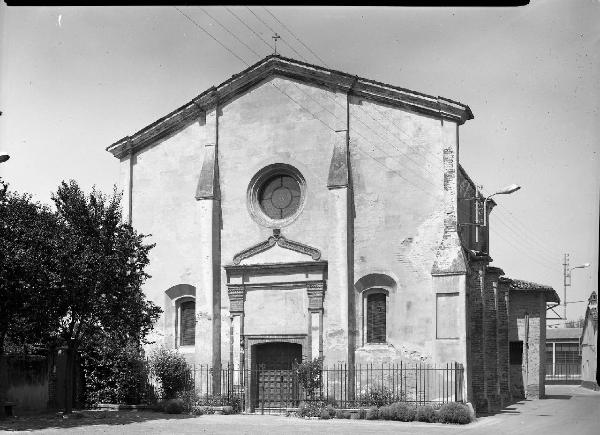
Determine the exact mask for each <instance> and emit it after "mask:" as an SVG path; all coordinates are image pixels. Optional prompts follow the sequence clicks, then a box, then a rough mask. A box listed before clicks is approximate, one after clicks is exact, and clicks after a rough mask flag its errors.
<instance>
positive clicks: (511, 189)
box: [482, 184, 521, 227]
mask: <svg viewBox="0 0 600 435" xmlns="http://www.w3.org/2000/svg"><path fill="white" fill-rule="evenodd" d="M520 188H521V186H519V185H518V184H510V185H508V186H506V187H504V188H502V189H500V190H498V191H497V192H494V193H492V194H491V195H490V196H488V197H487V198H485V199H484V200H483V225H482V226H484V227H486V226H487V203H488V201H489V200H491V199H492V196H495V195H508V194H510V193H513V192H516V191H517V190H519V189H520Z"/></svg>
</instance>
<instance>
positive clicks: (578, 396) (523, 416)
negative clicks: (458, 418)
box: [0, 385, 600, 435]
mask: <svg viewBox="0 0 600 435" xmlns="http://www.w3.org/2000/svg"><path fill="white" fill-rule="evenodd" d="M546 388H547V390H546V392H547V394H548V398H547V399H545V400H532V401H523V402H519V403H517V404H514V405H512V406H510V407H509V408H507V409H505V410H503V411H502V412H501V413H499V414H496V415H492V416H487V417H480V418H479V419H478V420H477V421H476V422H475V423H471V424H469V425H466V426H459V425H443V424H426V423H416V422H413V423H400V422H387V421H363V420H326V421H323V420H303V419H298V418H291V417H282V416H270V415H265V416H256V415H233V416H222V415H206V416H201V417H188V416H166V415H164V414H150V413H148V414H143V413H136V414H135V415H134V414H131V415H130V416H128V415H126V414H123V415H122V416H121V417H120V418H119V419H112V420H111V421H110V423H109V424H105V423H104V421H103V420H96V421H95V422H92V423H90V422H88V421H86V422H84V421H81V422H77V421H76V420H74V421H72V422H70V423H69V424H72V427H65V426H64V425H61V426H62V427H56V424H48V423H46V424H45V425H44V424H43V422H41V423H40V422H38V423H36V424H34V423H33V422H31V423H30V425H29V427H27V426H21V423H23V422H19V424H18V425H17V424H14V425H13V426H12V427H11V426H9V425H8V423H5V424H0V428H2V429H8V433H35V434H40V433H44V434H63V433H65V434H100V433H111V434H112V433H117V434H144V435H147V434H198V433H205V434H236V435H237V434H269V435H275V434H285V435H288V434H303V433H311V434H391V433H394V434H397V433H401V434H402V433H405V434H436V433H447V434H452V435H453V434H468V435H476V434H486V435H496V434H539V435H553V434H557V435H559V434H560V435H562V434H568V435H587V434H593V435H596V434H599V433H600V392H595V391H590V390H586V389H584V388H581V387H577V386H559V385H553V386H548V387H546ZM157 417H158V418H157ZM119 420H120V421H119ZM15 423H16V422H15ZM53 426H54V427H53ZM15 429H20V430H26V432H19V431H15Z"/></svg>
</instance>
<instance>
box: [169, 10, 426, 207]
mask: <svg viewBox="0 0 600 435" xmlns="http://www.w3.org/2000/svg"><path fill="white" fill-rule="evenodd" d="M175 9H177V10H178V11H179V12H180V13H181V14H182V15H184V16H185V17H186V18H187V19H188V20H189V21H191V22H192V23H193V24H194V25H195V26H196V27H198V28H199V29H201V30H202V31H203V32H204V33H206V34H207V35H209V36H210V37H211V38H212V39H213V40H215V41H216V42H218V43H219V45H221V46H222V47H223V48H225V49H226V50H227V51H228V52H230V53H231V54H233V55H234V56H235V57H236V58H237V59H238V60H240V61H241V62H242V63H244V64H245V65H246V66H250V64H248V62H246V61H245V60H244V59H242V58H241V57H240V56H238V55H237V54H235V53H234V52H233V51H232V50H230V49H229V48H228V47H227V46H225V45H224V44H223V43H221V42H220V41H219V40H218V39H217V38H215V37H214V36H213V35H212V34H211V33H210V32H208V31H207V30H206V29H204V28H203V27H202V26H200V25H199V24H198V23H197V22H196V21H194V20H193V19H192V18H191V17H189V16H188V15H187V14H184V13H183V12H182V11H181V10H180V9H179V8H177V7H175ZM227 9H228V8H227ZM228 10H229V9H228ZM230 12H231V11H230ZM233 15H235V14H233ZM236 17H237V16H236ZM238 19H239V18H238ZM261 39H262V38H261ZM263 41H264V40H263ZM267 45H268V44H267ZM271 85H273V86H274V87H275V88H276V89H277V90H279V91H280V92H281V93H282V94H284V95H285V96H287V97H288V98H289V99H291V100H292V101H293V102H295V103H296V104H297V105H298V106H300V107H301V108H302V109H304V110H306V111H307V112H308V113H310V114H311V116H312V117H313V118H315V119H316V120H318V121H319V122H321V123H322V124H323V125H325V126H326V127H327V128H329V129H330V130H332V131H333V132H335V129H334V128H332V127H331V126H329V125H328V124H327V123H325V122H324V121H323V120H322V119H320V118H319V117H317V116H316V115H315V114H313V113H312V112H311V111H310V110H308V109H307V108H306V107H304V106H303V105H302V104H300V103H299V102H298V101H297V100H295V99H294V98H293V97H291V96H290V95H288V94H287V93H286V92H285V91H283V90H282V89H281V88H279V87H278V86H277V85H275V84H274V83H271ZM298 89H300V91H301V92H303V93H305V92H304V91H302V89H301V88H298ZM305 94H306V93H305ZM311 99H312V98H311ZM313 101H314V99H313ZM317 103H318V102H317ZM318 104H319V103H318ZM321 107H323V106H321ZM325 109H326V108H325ZM326 110H327V109H326ZM330 113H331V112H330ZM333 115H334V117H335V114H333ZM336 118H337V117H336ZM358 135H359V136H361V137H362V138H363V139H365V141H367V142H369V143H371V142H370V141H369V140H368V139H367V138H365V137H364V136H362V135H361V134H360V133H358ZM371 145H374V146H375V147H377V145H375V144H373V143H371ZM377 148H379V147H377ZM379 149H380V150H381V148H379ZM358 150H359V151H361V152H362V153H363V154H366V155H367V156H368V157H370V158H371V159H373V160H374V161H375V162H377V163H379V164H380V165H381V166H383V167H385V168H386V169H388V170H389V171H391V172H393V173H395V174H397V175H398V176H399V177H401V178H402V179H404V180H405V181H406V182H407V183H409V184H411V185H412V186H414V187H416V188H417V189H419V190H421V191H422V192H424V193H425V194H427V195H429V196H431V197H432V198H436V197H435V196H434V195H432V194H431V193H430V192H428V191H426V190H424V189H423V188H422V187H420V186H418V185H416V184H414V183H413V182H411V181H410V180H409V179H407V178H406V177H404V176H403V175H402V174H401V173H399V172H398V171H396V170H394V169H392V168H390V167H389V166H387V165H385V164H384V163H382V162H381V161H379V160H377V159H376V158H375V157H373V156H372V155H370V154H369V153H366V152H365V151H363V150H362V149H360V147H358ZM382 151H383V150H382ZM384 153H385V151H384ZM387 155H388V156H389V157H393V156H390V155H389V154H387Z"/></svg>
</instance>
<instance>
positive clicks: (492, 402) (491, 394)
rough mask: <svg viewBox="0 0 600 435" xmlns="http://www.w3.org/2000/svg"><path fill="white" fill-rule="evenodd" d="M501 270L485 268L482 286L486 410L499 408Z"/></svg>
mask: <svg viewBox="0 0 600 435" xmlns="http://www.w3.org/2000/svg"><path fill="white" fill-rule="evenodd" d="M502 273H503V272H502V270H500V269H497V268H493V267H490V268H487V269H486V272H485V276H484V288H483V300H482V302H483V337H484V342H483V346H484V350H483V352H484V353H483V355H484V356H483V357H484V361H485V363H484V367H485V394H486V398H487V401H488V411H497V410H499V409H500V384H499V376H498V329H497V328H498V322H497V303H496V302H497V300H496V293H497V284H498V278H499V276H500V274H502Z"/></svg>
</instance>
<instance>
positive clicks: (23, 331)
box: [0, 180, 61, 400]
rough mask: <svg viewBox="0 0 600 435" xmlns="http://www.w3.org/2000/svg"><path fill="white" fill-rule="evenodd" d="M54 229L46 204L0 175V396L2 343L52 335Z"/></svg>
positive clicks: (0, 390) (0, 389)
mask: <svg viewBox="0 0 600 435" xmlns="http://www.w3.org/2000/svg"><path fill="white" fill-rule="evenodd" d="M60 232H61V225H60V222H59V221H58V219H57V217H56V215H55V214H54V213H53V212H52V211H51V210H50V209H49V208H48V207H46V206H43V205H41V204H39V203H37V202H34V201H33V200H32V199H31V196H30V195H26V194H23V195H20V194H18V193H16V192H14V191H11V190H9V186H8V184H6V183H5V182H4V181H2V180H0V400H1V399H2V398H3V396H4V392H5V389H6V381H7V380H6V379H5V378H4V375H5V374H6V367H4V364H5V363H6V360H5V358H4V353H5V349H6V346H7V344H9V345H10V347H11V348H13V349H14V348H22V347H24V346H25V345H27V344H29V345H31V344H36V343H40V342H42V343H46V344H47V343H51V342H52V341H53V340H54V339H55V338H56V337H55V336H54V334H53V332H54V331H55V330H56V326H57V319H58V317H59V316H58V310H57V307H56V305H55V304H54V300H55V293H54V290H55V289H56V282H57V280H58V266H59V265H58V262H57V258H56V256H55V253H56V250H57V246H58V241H59V234H60Z"/></svg>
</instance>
